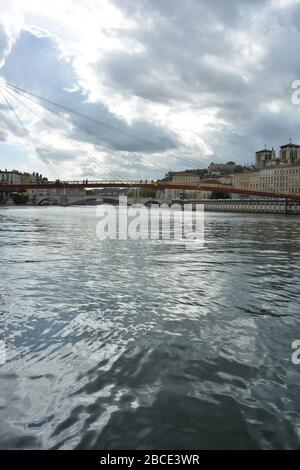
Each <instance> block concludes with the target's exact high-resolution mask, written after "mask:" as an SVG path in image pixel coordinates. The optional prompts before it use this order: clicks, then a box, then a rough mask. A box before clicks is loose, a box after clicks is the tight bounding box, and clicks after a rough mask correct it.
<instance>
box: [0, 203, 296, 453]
mask: <svg viewBox="0 0 300 470" xmlns="http://www.w3.org/2000/svg"><path fill="white" fill-rule="evenodd" d="M95 213H96V209H95V208H88V207H83V208H57V207H56V208H32V209H14V208H12V209H1V210H0V248H1V264H0V279H1V290H0V341H4V342H5V345H6V363H5V364H4V363H3V364H2V365H1V364H0V421H1V427H0V448H14V449H15V448H17V449H20V448H57V449H73V448H86V449H115V448H119V449H122V448H124V449H170V448H186V449H202V448H267V449H269V448H297V447H299V446H300V398H299V396H300V395H299V391H300V366H295V365H293V364H292V362H291V355H292V352H293V351H292V348H291V343H292V342H293V341H294V340H295V339H300V327H299V326H300V325H299V323H300V322H299V319H300V317H299V297H300V289H299V278H300V264H299V261H300V218H298V217H284V216H271V215H270V216H266V215H251V214H249V215H238V214H213V213H206V222H205V245H204V248H203V249H199V250H195V249H193V250H188V249H186V248H185V246H184V244H182V243H180V242H178V243H177V242H173V243H170V242H168V241H155V240H152V241H133V240H131V241H130V240H129V241H126V240H125V241H122V240H117V241H109V240H102V241H99V240H98V239H97V237H96V224H97V219H96V217H95Z"/></svg>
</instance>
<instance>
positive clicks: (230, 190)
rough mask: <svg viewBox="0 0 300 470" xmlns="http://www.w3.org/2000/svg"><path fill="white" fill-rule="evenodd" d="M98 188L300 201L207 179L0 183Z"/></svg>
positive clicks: (12, 188) (4, 186)
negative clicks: (179, 181) (194, 181)
mask: <svg viewBox="0 0 300 470" xmlns="http://www.w3.org/2000/svg"><path fill="white" fill-rule="evenodd" d="M97 188H101V189H103V188H118V189H122V188H124V189H134V188H141V189H156V190H157V191H158V190H164V189H177V190H178V189H179V190H182V191H185V190H186V191H209V192H216V193H218V192H219V193H226V194H241V195H247V196H259V197H268V198H273V199H274V198H281V199H286V200H294V201H300V193H297V194H290V193H281V192H271V191H258V190H251V189H244V188H241V187H236V186H233V185H229V184H221V183H220V184H216V183H208V182H205V180H204V181H203V182H201V183H197V184H196V185H190V184H183V183H182V184H175V183H172V182H169V181H148V180H144V181H143V180H139V181H122V180H120V181H99V180H97V181H89V180H84V181H59V180H57V181H52V182H51V181H48V182H45V183H30V184H21V183H20V184H9V183H0V192H1V191H3V192H25V191H27V190H33V189H48V190H51V189H65V190H74V189H81V190H84V189H97Z"/></svg>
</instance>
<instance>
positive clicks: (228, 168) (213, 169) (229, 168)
mask: <svg viewBox="0 0 300 470" xmlns="http://www.w3.org/2000/svg"><path fill="white" fill-rule="evenodd" d="M235 167H236V164H235V162H227V163H213V162H212V163H210V164H209V166H208V173H209V175H216V176H218V175H222V174H230V173H233V171H234V170H235Z"/></svg>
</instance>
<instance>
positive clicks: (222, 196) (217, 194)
mask: <svg viewBox="0 0 300 470" xmlns="http://www.w3.org/2000/svg"><path fill="white" fill-rule="evenodd" d="M210 199H229V194H228V193H221V192H216V191H213V192H212V193H211V196H210Z"/></svg>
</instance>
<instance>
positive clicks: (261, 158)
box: [255, 148, 276, 169]
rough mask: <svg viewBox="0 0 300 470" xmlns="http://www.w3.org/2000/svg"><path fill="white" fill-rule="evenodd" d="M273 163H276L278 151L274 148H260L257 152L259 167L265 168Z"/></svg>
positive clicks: (256, 158)
mask: <svg viewBox="0 0 300 470" xmlns="http://www.w3.org/2000/svg"><path fill="white" fill-rule="evenodd" d="M271 164H273V165H276V153H275V150H274V149H273V148H272V149H271V150H268V149H267V148H265V149H264V150H259V151H258V152H256V154H255V166H256V168H258V169H261V168H265V167H266V166H270V165H271Z"/></svg>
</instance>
